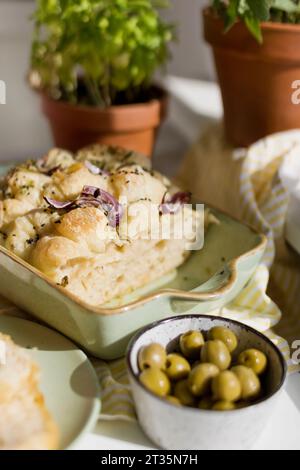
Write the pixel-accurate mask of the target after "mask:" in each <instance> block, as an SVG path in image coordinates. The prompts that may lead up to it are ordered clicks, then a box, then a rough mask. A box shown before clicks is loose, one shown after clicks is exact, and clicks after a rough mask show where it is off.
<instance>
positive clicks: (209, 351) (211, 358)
mask: <svg viewBox="0 0 300 470" xmlns="http://www.w3.org/2000/svg"><path fill="white" fill-rule="evenodd" d="M201 361H202V362H206V363H207V362H209V363H212V364H215V365H216V366H217V367H218V368H219V369H220V370H226V369H228V367H229V366H230V363H231V355H230V352H229V350H228V348H227V346H225V344H224V343H223V342H222V341H220V340H219V339H214V340H212V341H207V342H206V343H205V344H204V346H203V348H202V349H201Z"/></svg>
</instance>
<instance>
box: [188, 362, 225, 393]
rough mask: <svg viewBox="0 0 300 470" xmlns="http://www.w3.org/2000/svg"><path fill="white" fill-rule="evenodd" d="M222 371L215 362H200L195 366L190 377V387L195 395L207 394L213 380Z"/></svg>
mask: <svg viewBox="0 0 300 470" xmlns="http://www.w3.org/2000/svg"><path fill="white" fill-rule="evenodd" d="M219 373H220V371H219V369H218V367H217V366H215V365H214V364H200V365H198V366H196V367H194V368H193V369H192V371H191V373H190V375H189V378H188V385H189V389H190V391H191V392H192V394H193V395H194V396H195V397H201V396H203V395H206V394H207V393H209V391H210V385H211V381H212V379H213V378H214V377H216V376H217V375H218V374H219Z"/></svg>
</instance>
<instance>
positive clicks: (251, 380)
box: [231, 366, 261, 400]
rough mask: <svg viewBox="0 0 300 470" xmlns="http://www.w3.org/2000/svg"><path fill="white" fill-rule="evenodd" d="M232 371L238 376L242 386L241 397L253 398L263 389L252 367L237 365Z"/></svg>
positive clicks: (243, 398) (245, 398)
mask: <svg viewBox="0 0 300 470" xmlns="http://www.w3.org/2000/svg"><path fill="white" fill-rule="evenodd" d="M231 370H232V372H233V373H234V374H235V375H236V376H237V378H238V379H239V381H240V384H241V387H242V393H241V399H242V400H253V399H255V398H257V397H258V395H259V394H260V391H261V385H260V380H259V378H258V377H257V375H256V374H255V373H254V371H253V370H252V369H250V368H249V367H245V366H235V367H233V368H232V369H231Z"/></svg>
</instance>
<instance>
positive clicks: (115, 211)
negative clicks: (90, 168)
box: [44, 186, 124, 228]
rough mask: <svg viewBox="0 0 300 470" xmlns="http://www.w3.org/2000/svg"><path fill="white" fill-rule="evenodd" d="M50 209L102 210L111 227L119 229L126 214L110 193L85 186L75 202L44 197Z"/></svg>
mask: <svg viewBox="0 0 300 470" xmlns="http://www.w3.org/2000/svg"><path fill="white" fill-rule="evenodd" d="M44 199H45V201H46V202H47V203H48V204H49V206H50V207H53V208H54V209H58V210H59V209H75V208H76V207H96V208H97V209H98V208H101V209H102V210H103V211H104V212H105V213H106V214H107V218H108V222H109V225H111V226H112V227H114V228H115V227H118V226H119V225H120V221H121V218H122V217H123V214H124V208H123V206H122V205H121V204H120V203H119V201H118V200H117V199H116V198H115V197H114V196H113V195H112V194H110V193H108V192H106V191H104V190H103V189H101V188H96V187H95V186H84V187H83V190H82V192H81V195H80V197H79V198H77V199H75V201H66V202H62V201H57V200H55V199H51V198H49V197H44Z"/></svg>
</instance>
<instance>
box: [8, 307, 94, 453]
mask: <svg viewBox="0 0 300 470" xmlns="http://www.w3.org/2000/svg"><path fill="white" fill-rule="evenodd" d="M0 331H1V332H2V333H5V334H8V335H10V336H11V337H12V339H13V340H14V341H15V342H16V343H17V344H18V345H20V346H23V347H26V348H30V349H28V352H29V354H30V355H31V356H32V357H33V359H34V360H35V361H36V362H37V364H38V365H39V366H40V369H41V384H40V388H41V391H42V393H43V394H44V397H45V400H46V405H47V407H48V409H49V411H50V412H51V414H52V416H53V418H54V420H55V422H56V424H57V425H58V428H59V432H60V448H61V449H67V448H71V447H74V445H75V444H76V445H77V444H78V441H79V438H81V437H82V436H83V435H84V434H85V433H86V432H88V431H90V430H91V428H92V427H93V426H94V425H95V423H96V421H97V418H98V416H99V411H100V398H99V396H100V394H99V386H98V380H97V377H96V374H95V372H94V369H93V367H92V365H91V364H90V362H89V360H88V359H87V357H86V355H85V354H84V353H83V352H82V351H80V350H79V349H78V348H77V347H76V346H75V345H74V344H73V343H71V341H69V340H68V339H66V338H65V337H64V336H62V335H60V334H59V333H56V332H55V331H52V330H50V329H49V328H46V327H44V326H41V325H38V324H36V323H33V322H31V321H27V320H23V319H20V318H14V317H8V316H5V315H3V316H0ZM31 348H37V349H31Z"/></svg>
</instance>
